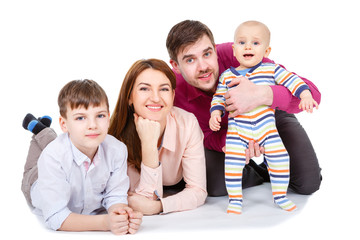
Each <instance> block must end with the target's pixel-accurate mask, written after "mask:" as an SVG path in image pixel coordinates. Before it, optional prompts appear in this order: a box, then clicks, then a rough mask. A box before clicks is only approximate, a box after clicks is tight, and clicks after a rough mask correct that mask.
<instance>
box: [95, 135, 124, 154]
mask: <svg viewBox="0 0 360 240" xmlns="http://www.w3.org/2000/svg"><path fill="white" fill-rule="evenodd" d="M101 146H102V147H103V148H104V151H110V150H113V149H115V150H117V151H121V150H123V149H126V145H125V144H124V143H123V142H121V141H120V140H118V139H117V138H115V137H114V136H112V135H109V134H107V135H106V137H105V139H104V141H103V142H102V143H101Z"/></svg>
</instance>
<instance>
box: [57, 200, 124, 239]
mask: <svg viewBox="0 0 360 240" xmlns="http://www.w3.org/2000/svg"><path fill="white" fill-rule="evenodd" d="M125 207H127V206H126V205H125V204H121V203H120V204H115V205H113V206H111V207H110V208H109V213H108V214H102V215H83V214H77V213H70V215H69V216H68V217H67V218H66V219H65V221H64V222H63V223H62V225H61V227H60V228H59V229H58V230H60V231H72V232H81V231H110V230H111V231H112V232H113V233H114V234H116V235H123V234H126V233H127V232H128V229H129V221H128V214H127V212H126V210H125Z"/></svg>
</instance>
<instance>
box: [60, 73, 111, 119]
mask: <svg viewBox="0 0 360 240" xmlns="http://www.w3.org/2000/svg"><path fill="white" fill-rule="evenodd" d="M103 103H105V104H106V106H107V109H108V110H109V101H108V98H107V96H106V93H105V91H104V89H102V88H101V87H100V85H99V84H97V83H96V82H95V81H93V80H88V79H84V80H73V81H70V82H69V83H67V84H66V85H65V86H64V87H63V88H62V89H61V90H60V93H59V97H58V105H59V109H60V115H61V116H62V117H63V118H65V119H66V112H67V107H68V106H70V108H71V109H76V108H78V107H85V109H87V108H88V107H89V106H90V105H91V106H94V107H98V106H100V105H101V104H103Z"/></svg>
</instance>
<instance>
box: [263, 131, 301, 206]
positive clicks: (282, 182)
mask: <svg viewBox="0 0 360 240" xmlns="http://www.w3.org/2000/svg"><path fill="white" fill-rule="evenodd" d="M265 160H266V163H267V167H268V171H269V175H270V182H271V188H272V192H273V198H274V202H275V203H276V204H277V205H278V206H279V207H280V208H282V209H284V210H286V211H293V210H295V209H296V205H295V204H294V203H293V202H292V201H291V200H289V199H288V198H287V197H286V193H287V189H288V185H289V179H290V170H289V155H288V153H287V151H286V149H285V147H284V145H283V144H282V141H281V139H280V138H279V139H273V140H272V141H269V144H266V147H265Z"/></svg>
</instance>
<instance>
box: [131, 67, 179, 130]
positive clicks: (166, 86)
mask: <svg viewBox="0 0 360 240" xmlns="http://www.w3.org/2000/svg"><path fill="white" fill-rule="evenodd" d="M174 97H175V92H174V90H173V89H172V87H171V83H170V80H169V79H168V78H167V77H166V75H165V74H164V73H162V72H161V71H158V70H154V69H152V68H148V69H146V70H144V71H143V72H142V73H140V74H139V76H138V77H137V78H136V80H135V83H134V86H133V89H132V92H131V95H130V99H129V103H130V104H133V105H134V110H135V113H136V114H138V115H139V116H141V117H143V118H146V119H149V120H153V121H158V122H160V124H164V125H165V124H166V117H167V115H168V113H169V112H170V110H171V108H172V106H173V103H174Z"/></svg>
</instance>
